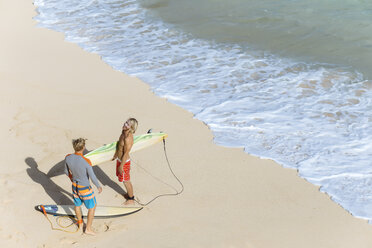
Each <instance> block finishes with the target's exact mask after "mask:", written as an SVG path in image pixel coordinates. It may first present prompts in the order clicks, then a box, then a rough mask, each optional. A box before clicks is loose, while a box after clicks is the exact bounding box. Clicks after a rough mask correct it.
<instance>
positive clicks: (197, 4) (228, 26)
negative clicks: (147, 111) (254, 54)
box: [140, 0, 372, 77]
mask: <svg viewBox="0 0 372 248" xmlns="http://www.w3.org/2000/svg"><path fill="white" fill-rule="evenodd" d="M140 2H141V4H142V6H143V7H145V8H147V9H149V10H151V11H152V13H151V14H153V15H154V16H157V17H159V18H161V19H162V20H164V21H165V22H167V23H171V24H174V25H175V26H176V27H179V28H180V29H182V30H185V31H186V32H189V33H191V34H192V35H193V36H195V37H198V38H202V39H207V40H215V41H217V42H226V43H234V44H240V45H242V46H248V47H253V48H255V49H260V50H263V51H266V52H267V51H269V52H272V53H274V54H277V55H280V56H284V57H295V58H299V59H301V60H302V61H303V60H305V61H313V62H324V63H332V64H339V65H342V66H347V67H351V69H354V70H358V71H360V72H363V74H365V75H368V76H369V77H371V76H372V74H371V73H372V72H371V71H372V70H370V68H371V67H372V59H371V56H372V2H371V1H361V0H346V1H342V2H341V1H337V0H314V1H307V0H279V1H274V0H262V1H256V0H230V1H223V0H188V1H184V0H142V1H140Z"/></svg>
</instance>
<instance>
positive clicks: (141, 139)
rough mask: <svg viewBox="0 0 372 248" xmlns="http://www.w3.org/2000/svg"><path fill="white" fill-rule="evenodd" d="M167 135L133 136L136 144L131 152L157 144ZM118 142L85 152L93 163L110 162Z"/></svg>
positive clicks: (148, 134)
mask: <svg viewBox="0 0 372 248" xmlns="http://www.w3.org/2000/svg"><path fill="white" fill-rule="evenodd" d="M166 137H168V134H165V133H147V134H143V135H137V136H134V137H133V142H134V144H133V147H132V149H131V153H133V152H135V151H139V150H141V149H143V148H146V147H148V146H151V145H153V144H156V143H158V142H160V141H162V140H163V139H165V138H166ZM116 143H117V141H115V142H113V143H111V144H107V145H104V146H101V147H99V148H97V149H95V150H93V151H91V152H89V153H87V154H85V155H84V156H85V157H86V158H88V159H89V160H90V161H91V162H92V165H99V164H102V163H104V162H108V161H110V160H111V159H112V157H113V156H114V154H115V151H116Z"/></svg>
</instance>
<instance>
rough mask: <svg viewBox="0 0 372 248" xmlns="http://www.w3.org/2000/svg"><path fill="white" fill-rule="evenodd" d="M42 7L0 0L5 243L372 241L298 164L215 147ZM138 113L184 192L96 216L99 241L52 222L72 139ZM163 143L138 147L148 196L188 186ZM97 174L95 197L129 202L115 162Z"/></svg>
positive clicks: (1, 229)
mask: <svg viewBox="0 0 372 248" xmlns="http://www.w3.org/2000/svg"><path fill="white" fill-rule="evenodd" d="M35 15H36V11H35V7H34V6H33V5H32V0H17V1H16V0H0V35H1V43H0V84H1V90H0V103H1V104H0V111H1V124H0V125H1V128H0V130H1V131H0V138H1V142H2V145H1V151H0V152H1V154H0V157H1V166H2V170H1V173H0V192H1V199H0V211H1V218H0V247H136V248H137V247H259V248H273V247H283V248H292V247H293V248H307V247H309V248H310V247H311V248H315V247H316V248H322V247H324V248H333V247H335V248H336V247H337V248H342V247H348V248H350V247H356V248H363V247H366V248H367V247H368V248H370V247H372V226H371V225H369V224H367V223H366V221H364V220H361V219H357V218H354V217H353V216H351V215H350V214H349V213H348V212H346V211H345V210H344V209H342V208H341V207H340V206H338V205H337V204H336V203H334V202H332V201H331V200H330V199H329V197H328V196H327V195H326V194H323V193H320V192H319V190H318V188H317V187H316V186H314V185H312V184H310V183H308V182H306V181H305V180H303V179H301V178H299V177H298V176H297V173H296V171H295V170H292V169H284V168H282V167H281V166H280V165H278V164H276V163H274V162H272V161H271V160H263V159H258V158H255V157H252V156H250V155H247V154H245V153H244V152H243V151H242V150H241V149H230V148H224V147H220V146H217V145H215V144H214V143H213V136H212V134H211V132H210V130H209V129H208V127H207V126H205V125H204V124H203V123H202V122H200V121H198V120H196V119H193V115H192V114H191V113H189V112H187V111H185V110H183V109H181V108H180V107H177V106H174V105H173V104H170V103H168V102H167V101H166V100H165V99H161V98H159V97H157V96H155V95H154V94H153V93H152V92H151V90H150V89H149V87H148V86H147V85H146V84H144V83H143V82H141V81H140V80H138V79H136V78H133V77H129V76H127V75H124V74H122V73H120V72H117V71H114V70H113V69H111V68H110V67H109V66H108V65H106V64H105V63H103V62H102V61H101V60H100V58H99V56H97V55H94V54H89V53H87V52H85V51H83V50H82V49H81V48H79V47H78V46H77V45H75V44H71V43H68V42H66V41H64V37H63V35H62V34H60V33H56V32H54V31H50V30H46V29H43V28H39V27H37V26H36V22H35V21H34V20H33V19H32V17H33V16H35ZM129 116H133V117H136V118H137V119H138V120H139V123H140V125H139V129H138V133H139V134H140V133H144V132H146V131H147V129H149V128H153V130H154V131H164V132H167V133H168V134H169V138H168V139H167V149H168V156H169V160H170V162H171V165H172V168H173V170H174V172H175V173H176V174H177V175H178V176H179V178H180V179H181V181H182V182H183V184H184V186H185V191H184V192H183V193H182V194H181V195H180V196H175V197H163V198H160V199H157V200H156V201H154V202H153V203H151V204H150V205H149V206H147V207H146V208H145V209H143V210H142V211H140V212H138V213H136V214H133V215H130V216H126V217H121V218H112V219H95V221H94V223H93V227H94V228H95V230H96V231H97V232H98V235H97V236H96V237H90V236H88V235H81V234H69V233H65V232H60V231H53V230H51V228H50V225H49V223H48V222H47V220H46V218H45V217H44V216H43V215H42V214H41V213H40V212H37V211H35V210H34V206H35V205H38V204H54V203H59V204H62V203H65V204H66V203H67V204H68V203H71V202H72V201H71V196H70V187H71V186H70V182H69V180H68V178H67V177H66V176H64V175H61V173H60V169H61V161H62V160H63V158H64V156H65V155H66V154H67V153H70V152H72V147H71V139H73V138H76V137H80V136H82V137H86V138H88V143H87V148H88V149H94V148H96V147H98V146H100V145H102V144H105V143H109V142H112V141H114V140H115V139H117V137H118V135H119V133H120V129H121V125H122V123H123V121H124V120H125V119H126V118H127V117H129ZM162 149H163V148H162V145H161V144H158V145H154V146H152V147H151V148H148V149H146V150H143V151H140V152H137V153H134V154H133V155H132V159H133V160H134V161H135V165H134V166H133V171H132V178H133V179H132V181H133V184H134V190H135V195H136V196H137V197H138V199H139V200H141V201H142V202H146V201H148V200H151V199H152V198H153V197H155V196H156V195H158V194H162V193H172V192H174V189H172V188H171V187H170V186H172V187H174V188H176V189H180V186H179V185H178V184H177V181H176V180H175V179H174V178H173V177H172V175H171V174H170V172H169V170H168V169H167V164H166V160H165V158H164V154H163V150H162ZM95 170H96V172H97V174H98V177H99V179H100V180H101V182H102V184H103V185H104V186H103V192H102V194H100V195H98V196H97V201H98V203H99V204H101V205H120V204H122V202H123V198H122V197H121V196H120V194H121V193H122V188H123V187H122V185H121V184H118V183H117V181H116V179H115V170H114V164H113V163H106V164H103V165H101V166H99V167H97V168H95ZM169 185H170V186H169ZM50 218H51V220H52V221H53V222H54V221H55V217H52V216H51V217H50Z"/></svg>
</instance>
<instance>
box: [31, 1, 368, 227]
mask: <svg viewBox="0 0 372 248" xmlns="http://www.w3.org/2000/svg"><path fill="white" fill-rule="evenodd" d="M35 5H36V6H38V11H39V13H40V14H39V15H38V16H37V17H36V18H35V19H37V20H38V21H39V22H40V25H41V26H44V27H47V28H50V29H54V30H57V31H60V32H63V33H65V35H66V40H68V41H72V42H76V43H78V44H79V45H80V46H82V47H83V48H84V49H86V50H87V51H90V52H94V53H98V54H99V55H101V56H102V59H103V60H104V61H105V62H106V63H108V64H109V65H110V66H112V67H113V68H114V69H116V70H119V71H122V72H125V73H128V74H131V75H135V76H138V77H139V78H141V79H142V80H144V81H145V82H147V83H148V84H150V85H151V87H152V89H153V91H154V92H155V93H156V94H157V95H159V96H162V97H166V98H167V99H168V100H169V101H170V102H173V103H175V104H178V105H180V106H182V107H183V108H185V109H187V110H189V111H191V112H193V113H194V114H195V117H196V118H198V119H200V120H202V121H204V122H205V123H207V124H208V125H209V127H210V128H211V130H212V131H213V133H214V135H215V142H216V143H218V144H221V145H225V146H235V147H244V149H245V151H246V152H248V153H251V154H254V155H258V156H261V157H265V158H271V159H274V160H275V161H278V162H279V163H281V164H282V165H283V166H286V167H291V168H295V169H298V171H299V175H300V176H301V177H304V178H305V179H307V180H309V181H310V182H312V183H314V184H316V185H320V186H321V190H322V191H324V192H327V193H328V194H329V195H330V196H331V197H332V199H333V200H335V201H336V202H338V203H340V204H341V205H342V206H343V207H344V208H346V209H347V210H348V211H350V212H351V213H352V214H353V215H355V216H357V217H361V218H366V219H368V220H372V194H371V189H372V187H371V186H372V173H371V172H372V166H371V157H372V147H371V137H372V125H371V123H372V117H371V116H372V100H371V99H372V98H371V97H372V92H371V91H372V90H371V88H372V86H371V85H372V84H371V82H369V81H367V80H365V79H364V78H363V75H361V74H360V73H358V72H354V71H348V70H347V69H345V68H340V67H336V66H332V65H324V64H309V63H307V64H306V63H301V62H297V61H292V60H290V59H286V58H279V57H276V56H273V55H270V54H265V53H262V52H259V51H253V50H250V49H247V48H242V47H240V46H238V45H233V44H217V43H213V42H211V41H207V40H198V39H195V38H193V37H191V36H190V35H187V34H185V33H183V32H182V31H180V30H178V29H176V28H174V27H172V26H171V25H168V24H164V23H162V22H161V21H160V20H156V19H153V18H149V17H148V15H147V12H146V11H145V10H144V9H142V8H141V7H140V6H139V5H138V3H137V2H136V1H134V0H133V1H126V2H125V3H123V2H122V1H115V0H100V1H98V0H90V1H87V0H79V1H77V0H69V1H66V0H58V1H57V0H35Z"/></svg>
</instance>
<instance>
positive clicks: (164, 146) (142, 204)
mask: <svg viewBox="0 0 372 248" xmlns="http://www.w3.org/2000/svg"><path fill="white" fill-rule="evenodd" d="M163 150H164V155H165V159H166V161H167V165H168V168H169V170H170V172H171V173H172V175H173V176H174V178H175V179H176V180H177V181H178V183H179V184H180V185H181V190H180V191H177V190H176V189H175V191H176V193H165V194H160V195H158V196H156V197H154V198H153V199H152V200H150V201H149V202H147V203H145V204H144V203H141V202H139V201H137V200H136V199H134V201H135V202H137V203H138V204H139V205H141V206H147V205H149V204H150V203H152V202H153V201H155V200H156V199H158V198H160V197H163V196H177V195H179V194H181V193H182V192H183V190H184V186H183V184H182V182H181V180H180V179H179V178H178V177H177V176H176V174H175V173H174V171H173V169H172V166H171V165H170V162H169V159H168V155H167V149H166V145H165V138H163Z"/></svg>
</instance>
